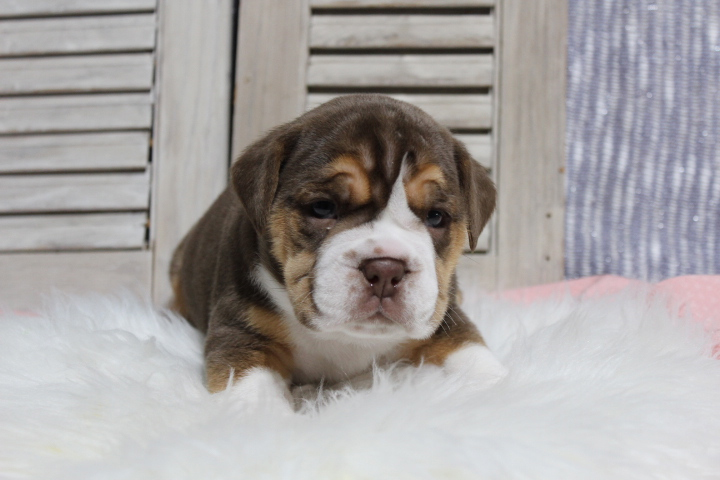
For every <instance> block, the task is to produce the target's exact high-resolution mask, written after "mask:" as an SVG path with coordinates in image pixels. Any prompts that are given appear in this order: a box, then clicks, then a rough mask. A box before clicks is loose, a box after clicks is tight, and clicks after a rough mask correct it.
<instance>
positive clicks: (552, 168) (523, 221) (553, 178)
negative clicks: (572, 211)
mask: <svg viewBox="0 0 720 480" xmlns="http://www.w3.org/2000/svg"><path fill="white" fill-rule="evenodd" d="M500 18H501V21H502V28H501V31H502V40H501V45H502V49H501V51H500V71H501V80H500V85H499V108H500V117H499V125H498V142H499V145H498V148H499V153H500V164H499V166H498V168H499V171H498V192H499V203H498V212H499V215H500V216H499V218H498V229H499V230H498V286H499V287H500V288H505V287H516V286H522V285H532V284H538V283H543V282H552V281H557V280H561V279H562V278H563V264H564V263H563V262H564V260H563V239H564V235H563V216H564V215H563V213H564V176H563V172H564V162H565V145H564V132H565V76H566V61H565V56H566V39H567V0H536V1H534V2H512V1H506V2H503V3H502V10H501V17H500Z"/></svg>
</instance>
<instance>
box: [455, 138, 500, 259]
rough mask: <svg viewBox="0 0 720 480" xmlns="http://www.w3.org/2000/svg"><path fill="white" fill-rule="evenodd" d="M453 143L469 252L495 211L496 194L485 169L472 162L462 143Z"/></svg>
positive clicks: (473, 248)
mask: <svg viewBox="0 0 720 480" xmlns="http://www.w3.org/2000/svg"><path fill="white" fill-rule="evenodd" d="M454 142H455V161H456V162H457V165H458V172H459V174H460V188H461V191H462V195H463V203H464V204H465V211H466V212H467V216H468V224H467V229H468V240H469V242H470V250H475V247H476V246H477V239H478V237H479V236H480V232H482V229H483V228H485V225H486V224H487V222H488V220H490V216H491V215H492V213H493V211H494V210H495V198H496V197H497V192H496V191H495V185H494V184H493V182H492V180H491V179H490V177H489V176H488V173H487V170H486V169H485V167H483V166H482V165H480V164H479V163H478V162H476V161H475V160H473V158H472V157H471V156H470V154H469V153H468V151H467V149H466V148H465V145H463V144H462V142H460V141H458V140H454Z"/></svg>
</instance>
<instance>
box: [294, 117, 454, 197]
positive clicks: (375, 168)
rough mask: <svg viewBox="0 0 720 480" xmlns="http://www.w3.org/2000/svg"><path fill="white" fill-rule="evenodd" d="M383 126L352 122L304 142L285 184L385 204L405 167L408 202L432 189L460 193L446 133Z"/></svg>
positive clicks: (414, 126) (397, 124)
mask: <svg viewBox="0 0 720 480" xmlns="http://www.w3.org/2000/svg"><path fill="white" fill-rule="evenodd" d="M379 123H380V122H375V123H374V124H367V123H364V122H354V124H352V125H345V126H344V128H339V129H337V130H340V131H337V130H336V131H331V132H329V133H328V134H327V135H323V136H321V138H319V139H317V140H315V141H313V140H312V139H307V138H306V139H302V140H301V142H300V145H299V148H297V151H296V152H295V155H294V158H292V159H291V161H290V162H289V163H288V165H287V166H286V169H285V170H286V171H285V172H284V174H283V175H282V177H283V178H282V180H281V183H282V184H284V186H285V187H286V188H289V189H294V188H297V187H299V186H300V185H303V184H313V185H317V184H318V182H320V183H322V182H328V183H329V182H333V183H335V184H337V186H340V187H342V188H343V189H345V190H346V192H347V193H346V195H347V196H348V197H349V198H347V200H349V201H351V202H352V203H354V204H365V203H369V202H374V203H384V202H385V201H386V200H387V198H388V197H389V195H390V192H391V190H392V186H393V185H394V184H395V182H396V181H397V179H398V176H399V175H400V172H401V168H402V171H403V179H402V181H403V182H404V183H405V186H406V190H407V192H408V197H409V198H410V197H412V196H418V195H421V196H427V194H428V188H430V187H433V188H435V189H437V188H441V189H457V187H458V172H457V165H456V162H455V160H454V153H453V144H452V138H451V137H450V135H449V133H448V132H445V131H443V129H441V128H440V127H439V126H437V128H434V127H435V126H434V125H430V126H429V127H428V126H425V125H417V124H413V123H412V122H410V124H407V122H395V123H393V122H389V124H386V125H382V124H379ZM403 167H404V168H403ZM282 187H283V185H281V188H282Z"/></svg>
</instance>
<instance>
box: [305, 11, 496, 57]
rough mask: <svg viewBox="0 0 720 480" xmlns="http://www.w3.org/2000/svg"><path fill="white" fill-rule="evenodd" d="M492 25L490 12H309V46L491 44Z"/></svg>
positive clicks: (493, 38) (458, 45) (464, 45)
mask: <svg viewBox="0 0 720 480" xmlns="http://www.w3.org/2000/svg"><path fill="white" fill-rule="evenodd" d="M494 26H495V23H494V19H493V17H492V16H490V15H313V16H312V19H311V22H310V47H311V48H318V49H327V48H330V49H332V48H343V49H349V48H483V47H492V46H493V45H494V44H495V28H494Z"/></svg>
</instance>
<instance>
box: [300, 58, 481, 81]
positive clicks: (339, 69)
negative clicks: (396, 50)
mask: <svg viewBox="0 0 720 480" xmlns="http://www.w3.org/2000/svg"><path fill="white" fill-rule="evenodd" d="M307 75H308V78H307V82H308V86H310V87H385V86H398V87H486V86H490V85H492V81H493V57H492V55H312V56H310V64H309V67H308V74H307Z"/></svg>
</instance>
